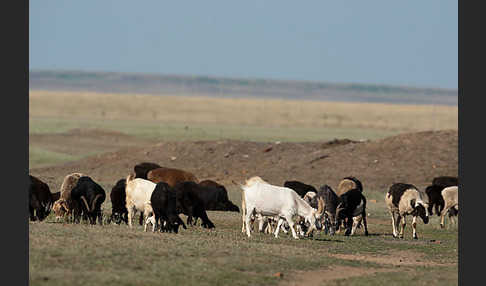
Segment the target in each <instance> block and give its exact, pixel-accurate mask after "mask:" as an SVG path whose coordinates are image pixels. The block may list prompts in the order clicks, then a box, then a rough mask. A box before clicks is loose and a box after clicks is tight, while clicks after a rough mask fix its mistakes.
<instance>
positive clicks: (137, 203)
mask: <svg viewBox="0 0 486 286" xmlns="http://www.w3.org/2000/svg"><path fill="white" fill-rule="evenodd" d="M125 185H126V187H125V193H126V208H127V211H128V226H129V227H130V228H132V227H133V225H132V221H133V216H134V215H135V213H136V212H137V211H140V212H141V213H143V215H144V217H146V218H148V217H149V216H150V214H151V213H152V212H153V210H152V207H151V206H150V197H151V196H152V192H153V191H154V189H155V184H154V183H153V182H151V181H149V180H145V179H140V178H135V175H134V174H129V175H128V176H127V178H126V180H125ZM149 221H150V220H149V219H147V221H146V222H145V226H144V231H147V224H148V222H149ZM152 223H153V222H152Z"/></svg>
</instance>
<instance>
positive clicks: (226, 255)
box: [29, 185, 458, 285]
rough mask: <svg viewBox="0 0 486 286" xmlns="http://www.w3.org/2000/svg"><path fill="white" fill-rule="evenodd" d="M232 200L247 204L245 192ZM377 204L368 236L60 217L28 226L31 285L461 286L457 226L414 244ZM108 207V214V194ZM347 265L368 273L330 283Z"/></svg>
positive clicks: (231, 220)
mask: <svg viewBox="0 0 486 286" xmlns="http://www.w3.org/2000/svg"><path fill="white" fill-rule="evenodd" d="M103 187H106V189H111V186H109V185H106V186H105V185H103ZM229 196H230V199H231V200H233V201H234V202H235V203H237V204H238V205H239V204H240V200H239V198H240V196H239V191H238V190H237V189H236V188H234V187H230V188H229ZM374 199H375V200H376V201H377V202H373V200H374ZM368 200H369V201H370V203H369V207H368V213H369V216H368V224H369V231H370V236H368V237H365V236H363V233H362V231H358V234H357V235H356V236H353V237H345V236H343V235H342V233H341V234H337V235H335V236H327V235H324V234H317V235H315V236H314V238H312V239H309V238H305V239H301V240H294V239H293V238H292V237H291V235H286V234H283V233H281V234H280V237H279V238H278V239H276V238H274V237H273V236H271V235H266V234H259V233H256V234H254V235H253V236H252V237H251V238H247V237H246V235H245V234H243V233H241V216H240V214H238V213H229V212H215V211H212V212H209V213H208V215H209V217H210V219H211V220H213V222H214V223H215V225H216V229H215V230H211V231H209V230H206V229H202V228H201V227H199V226H196V227H189V229H188V230H181V232H180V233H179V234H166V233H151V232H147V233H144V232H143V228H142V227H141V226H139V225H136V227H135V228H134V229H128V227H127V226H126V225H121V226H116V225H105V226H99V225H97V226H89V225H85V224H79V225H72V224H62V223H55V222H54V219H53V217H52V215H51V216H50V217H49V218H48V219H47V220H46V221H44V222H41V223H31V224H30V226H29V273H30V285H67V284H69V285H277V284H279V283H283V284H286V283H288V282H291V281H296V279H303V280H300V282H301V283H297V284H296V285H377V284H385V285H409V284H410V283H413V284H414V285H457V279H458V275H457V273H458V264H457V249H458V248H457V247H458V245H457V242H458V241H457V240H458V233H457V227H456V226H451V227H450V228H447V229H440V228H439V227H438V218H437V217H434V218H433V219H432V220H431V222H430V223H429V224H428V225H423V223H421V222H419V224H418V235H419V240H417V241H414V240H412V239H411V228H410V225H411V223H410V221H408V225H407V228H406V233H405V239H403V240H398V239H394V238H393V237H392V236H391V235H390V233H391V226H390V219H389V217H388V214H387V212H386V210H385V208H384V204H383V194H381V193H378V192H373V191H370V192H369V194H368ZM104 208H105V214H108V213H109V212H110V211H109V210H110V209H111V206H110V202H109V200H108V201H106V202H105V203H104ZM181 217H182V218H183V219H184V220H185V217H184V216H182V215H181ZM409 219H410V218H409ZM363 257H364V258H363ZM400 259H401V261H402V262H400ZM341 268H342V269H346V270H347V271H349V273H352V272H354V271H356V272H357V273H360V272H363V273H364V274H363V275H359V277H350V278H346V277H347V276H352V275H351V274H346V275H345V277H341V278H338V279H331V278H332V275H330V274H331V273H332V272H333V271H339V269H341ZM303 271H305V272H303ZM278 272H280V273H282V274H283V276H281V277H276V276H275V275H274V274H275V273H278ZM398 272H400V274H398ZM328 276H329V277H328ZM309 279H310V280H309Z"/></svg>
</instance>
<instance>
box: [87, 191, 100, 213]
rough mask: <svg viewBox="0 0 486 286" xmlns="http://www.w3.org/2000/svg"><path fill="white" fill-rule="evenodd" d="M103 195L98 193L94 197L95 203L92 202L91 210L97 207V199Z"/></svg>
mask: <svg viewBox="0 0 486 286" xmlns="http://www.w3.org/2000/svg"><path fill="white" fill-rule="evenodd" d="M101 196H102V195H101V194H97V195H96V197H95V198H94V200H93V203H92V204H91V210H90V211H91V212H92V211H93V210H94V209H95V206H96V201H97V200H98V198H100V197H101Z"/></svg>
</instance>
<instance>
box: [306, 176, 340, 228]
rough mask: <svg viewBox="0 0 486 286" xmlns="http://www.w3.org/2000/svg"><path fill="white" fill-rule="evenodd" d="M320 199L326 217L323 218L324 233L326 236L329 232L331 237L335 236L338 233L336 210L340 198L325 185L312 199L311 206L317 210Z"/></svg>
mask: <svg viewBox="0 0 486 286" xmlns="http://www.w3.org/2000/svg"><path fill="white" fill-rule="evenodd" d="M319 199H322V201H323V205H324V210H323V214H324V216H322V217H321V224H322V225H323V226H324V232H325V233H326V234H327V233H328V232H329V233H330V234H331V235H334V233H335V231H336V224H335V222H336V209H337V206H338V204H339V202H340V200H339V197H338V196H337V195H336V193H335V192H334V191H333V190H332V188H331V187H330V186H328V185H323V186H321V187H320V188H319V191H317V194H315V195H314V196H313V197H312V198H311V199H310V203H309V204H310V206H311V207H313V208H317V206H318V200H319Z"/></svg>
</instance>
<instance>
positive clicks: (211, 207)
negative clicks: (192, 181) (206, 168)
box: [198, 180, 240, 212]
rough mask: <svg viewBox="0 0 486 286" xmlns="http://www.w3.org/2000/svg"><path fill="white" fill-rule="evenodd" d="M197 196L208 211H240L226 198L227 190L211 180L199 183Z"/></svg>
mask: <svg viewBox="0 0 486 286" xmlns="http://www.w3.org/2000/svg"><path fill="white" fill-rule="evenodd" d="M199 186H200V188H198V190H199V191H200V192H198V196H199V198H200V199H201V200H202V201H203V203H204V209H205V210H208V211H230V212H240V209H239V208H238V207H237V206H236V205H235V204H233V202H232V201H230V200H229V199H228V191H227V190H226V188H225V187H224V186H223V185H220V184H218V183H216V182H215V181H211V180H204V181H202V182H200V183H199Z"/></svg>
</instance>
